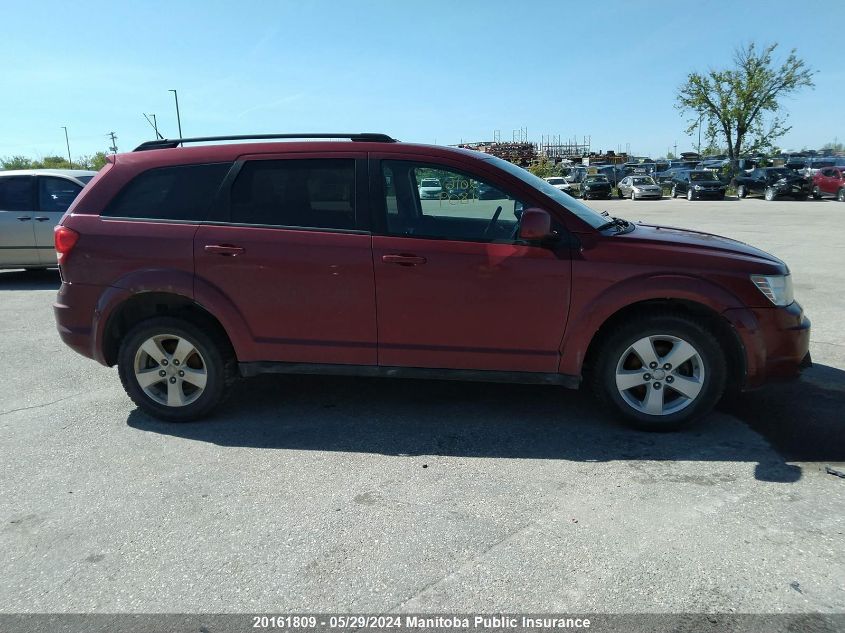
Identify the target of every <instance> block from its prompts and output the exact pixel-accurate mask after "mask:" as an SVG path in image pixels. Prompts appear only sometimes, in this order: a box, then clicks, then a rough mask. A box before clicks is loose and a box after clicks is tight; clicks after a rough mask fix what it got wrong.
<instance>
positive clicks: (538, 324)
mask: <svg viewBox="0 0 845 633" xmlns="http://www.w3.org/2000/svg"><path fill="white" fill-rule="evenodd" d="M371 159H372V165H371V169H372V170H373V171H372V180H371V184H372V189H373V191H374V192H375V195H376V196H377V199H376V200H374V205H375V206H376V208H377V209H378V211H377V214H376V222H377V224H378V226H377V232H378V234H377V235H374V237H373V262H374V266H375V276H376V296H377V305H378V332H379V353H378V362H379V365H383V366H399V367H426V368H443V369H469V370H495V371H520V372H556V371H557V369H558V365H559V358H560V352H559V349H560V342H561V339H562V336H563V331H564V328H565V326H566V319H567V315H568V307H569V295H570V287H571V260H570V253H569V250H568V249H567V248H546V247H543V246H540V245H537V244H527V243H523V242H520V241H519V240H517V239H515V234H516V230H517V225H518V222H519V217H520V215H521V213H522V211H523V208H524V206H525V205H526V202H525V201H521V200H519V199H517V198H516V197H515V196H513V195H509V194H508V192H507V190H506V188H505V187H504V186H503V185H502V184H501V183H499V182H497V181H496V180H494V179H492V178H490V177H489V176H486V177H485V176H483V175H476V174H472V173H469V172H467V171H465V169H464V168H462V166H461V165H460V164H459V163H457V164H456V163H454V162H450V161H446V159H439V160H437V161H421V160H420V159H419V158H418V157H414V156H408V157H407V159H405V160H402V157H401V156H398V155H393V156H383V157H379V156H371ZM429 177H433V178H437V179H438V180H440V182H442V183H443V184H444V188H445V190H446V191H450V190H451V191H454V192H456V193H455V194H452V195H447V196H443V197H441V198H440V199H438V200H420V198H419V195H418V183H419V182H421V180H422V179H423V178H429ZM479 191H480V192H483V193H482V195H480V196H479V195H478V192H479ZM457 192H460V193H457Z"/></svg>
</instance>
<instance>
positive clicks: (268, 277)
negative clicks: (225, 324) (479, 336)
mask: <svg viewBox="0 0 845 633" xmlns="http://www.w3.org/2000/svg"><path fill="white" fill-rule="evenodd" d="M242 160H243V163H242V167H241V168H240V171H239V172H238V174H237V176H236V177H235V179H234V181H233V183H232V185H231V190H230V192H229V195H228V197H229V202H228V205H225V206H226V207H227V209H228V210H227V211H226V212H225V215H226V217H224V218H222V221H219V222H216V223H214V224H204V225H203V226H201V227H200V228H199V230H198V231H197V234H196V237H195V240H194V258H195V263H196V275H197V280H198V283H208V284H211V285H212V286H213V287H215V288H216V289H218V290H219V291H221V292H222V294H223V295H225V297H227V298H228V299H229V300H230V301H231V302H232V303H233V304H234V307H235V309H236V310H237V311H238V312H239V313H240V315H241V316H242V317H243V319H244V321H245V322H246V324H247V327H248V330H249V332H248V333H247V334H246V335H247V336H250V337H251V339H252V345H251V348H252V350H253V351H252V352H250V354H251V356H248V355H243V354H241V355H239V360H241V361H283V362H293V363H331V364H356V365H375V364H376V315H375V288H374V282H373V260H372V253H371V240H372V238H371V236H370V233H369V231H368V230H367V221H368V217H369V216H368V214H369V209H368V204H367V181H366V178H367V176H366V162H365V160H364V159H363V155H357V154H353V153H344V154H337V155H336V156H335V157H333V158H309V157H307V156H303V155H301V154H300V155H296V156H286V155H278V156H260V157H258V156H256V157H244V158H243V159H242ZM362 185H363V186H362Z"/></svg>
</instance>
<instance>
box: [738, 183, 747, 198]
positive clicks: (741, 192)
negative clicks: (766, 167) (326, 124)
mask: <svg viewBox="0 0 845 633" xmlns="http://www.w3.org/2000/svg"><path fill="white" fill-rule="evenodd" d="M746 196H748V189H746V188H745V185H737V186H736V197H737V199H739V200H742V199H743V198H745V197H746Z"/></svg>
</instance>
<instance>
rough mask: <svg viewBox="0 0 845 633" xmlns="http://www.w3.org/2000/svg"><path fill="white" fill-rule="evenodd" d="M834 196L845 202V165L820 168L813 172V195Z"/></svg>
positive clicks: (819, 196) (815, 196) (817, 196)
mask: <svg viewBox="0 0 845 633" xmlns="http://www.w3.org/2000/svg"><path fill="white" fill-rule="evenodd" d="M823 196H834V197H835V198H836V199H837V200H839V202H845V165H835V166H833V167H825V168H823V169H819V170H818V171H817V172H816V173H815V174H813V197H814V198H816V199H819V198H821V197H823Z"/></svg>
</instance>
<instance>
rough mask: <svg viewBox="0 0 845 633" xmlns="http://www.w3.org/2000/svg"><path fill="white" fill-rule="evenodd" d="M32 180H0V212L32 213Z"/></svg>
mask: <svg viewBox="0 0 845 633" xmlns="http://www.w3.org/2000/svg"><path fill="white" fill-rule="evenodd" d="M32 207H33V204H32V178H31V177H29V176H18V177H10V178H0V210H3V211H32V210H33V208H32Z"/></svg>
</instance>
